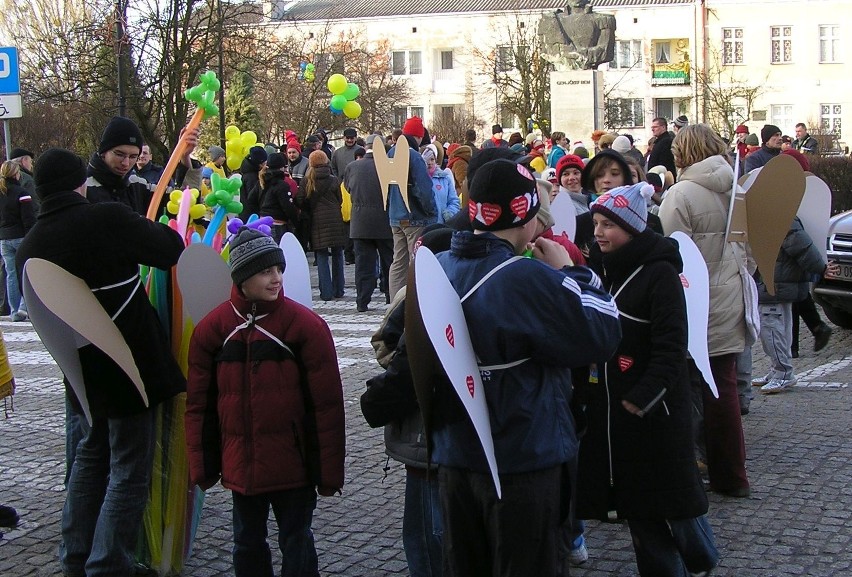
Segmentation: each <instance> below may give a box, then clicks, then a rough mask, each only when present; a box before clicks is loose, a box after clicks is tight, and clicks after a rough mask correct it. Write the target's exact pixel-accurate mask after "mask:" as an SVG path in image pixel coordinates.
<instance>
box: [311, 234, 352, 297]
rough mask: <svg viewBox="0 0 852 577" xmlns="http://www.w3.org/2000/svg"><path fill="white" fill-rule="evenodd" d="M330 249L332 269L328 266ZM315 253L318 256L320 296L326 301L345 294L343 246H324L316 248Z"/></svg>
mask: <svg viewBox="0 0 852 577" xmlns="http://www.w3.org/2000/svg"><path fill="white" fill-rule="evenodd" d="M329 251H331V270H329V268H328V264H329V263H328V253H329ZM314 254H315V255H316V257H317V280H318V282H319V291H320V298H321V299H322V300H324V301H330V300H331V299H333V298H335V299H339V298H340V297H342V296H343V292H344V287H345V284H346V282H345V280H344V278H343V247H342V246H335V247H332V248H330V249H328V248H322V249H319V250H316V251H315V252H314Z"/></svg>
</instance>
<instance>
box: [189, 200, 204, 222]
mask: <svg viewBox="0 0 852 577" xmlns="http://www.w3.org/2000/svg"><path fill="white" fill-rule="evenodd" d="M206 213H207V208H206V207H205V206H204V205H203V204H193V205H192V206H191V207H189V217H190V218H191V219H192V220H196V219H198V218H201V217H202V216H204V215H205V214H206Z"/></svg>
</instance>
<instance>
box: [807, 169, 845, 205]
mask: <svg viewBox="0 0 852 577" xmlns="http://www.w3.org/2000/svg"><path fill="white" fill-rule="evenodd" d="M808 161H809V162H810V165H811V172H813V173H814V174H815V175H817V176H818V177H820V178H821V179H823V180H824V181H825V183H826V184H828V187H829V188H830V189H831V214H837V213H838V212H844V211H847V210H850V209H852V157H849V156H809V157H808Z"/></svg>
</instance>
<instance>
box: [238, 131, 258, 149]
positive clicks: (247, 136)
mask: <svg viewBox="0 0 852 577" xmlns="http://www.w3.org/2000/svg"><path fill="white" fill-rule="evenodd" d="M240 142H241V143H242V145H243V146H244V147H245V149H246V150H247V151H248V149H250V148H251V147H252V146H254V145H255V144H257V134H255V133H254V132H253V131H251V130H246V131H245V132H243V133H242V134H241V135H240Z"/></svg>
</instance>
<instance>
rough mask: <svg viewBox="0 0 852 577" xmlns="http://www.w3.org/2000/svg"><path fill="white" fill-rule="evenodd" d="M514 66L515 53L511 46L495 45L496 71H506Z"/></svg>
mask: <svg viewBox="0 0 852 577" xmlns="http://www.w3.org/2000/svg"><path fill="white" fill-rule="evenodd" d="M514 68H515V53H514V51H513V50H512V47H511V46H505V45H504V46H498V47H497V72H508V71H509V70H513V69H514Z"/></svg>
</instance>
